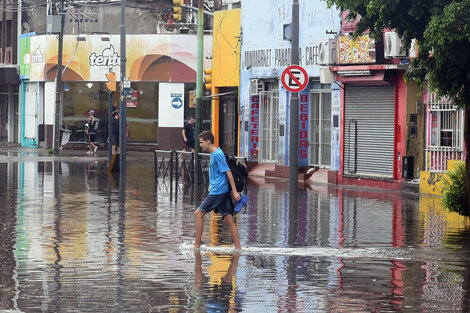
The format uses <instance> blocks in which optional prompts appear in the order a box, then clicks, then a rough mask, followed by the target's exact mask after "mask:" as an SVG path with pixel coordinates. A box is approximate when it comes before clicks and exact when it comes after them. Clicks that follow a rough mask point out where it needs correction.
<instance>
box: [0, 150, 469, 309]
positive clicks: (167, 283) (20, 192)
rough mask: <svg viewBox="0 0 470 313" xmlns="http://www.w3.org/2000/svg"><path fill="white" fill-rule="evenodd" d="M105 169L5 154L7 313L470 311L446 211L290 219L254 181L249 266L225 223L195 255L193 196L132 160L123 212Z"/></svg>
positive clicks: (324, 195) (2, 278)
mask: <svg viewBox="0 0 470 313" xmlns="http://www.w3.org/2000/svg"><path fill="white" fill-rule="evenodd" d="M44 152H45V153H44ZM106 156H107V152H106V151H100V150H99V151H98V155H97V156H95V157H92V156H87V155H86V151H76V150H70V151H69V150H65V151H64V154H63V155H61V156H60V157H54V156H50V155H48V154H47V151H38V150H36V149H32V150H29V149H22V148H18V149H0V177H1V179H0V202H1V203H2V205H1V207H0V211H1V212H0V214H1V216H2V219H1V220H0V256H1V258H0V288H1V290H2V297H1V299H0V311H1V312H250V313H251V312H385V311H386V312H394V311H397V312H429V311H437V312H468V311H469V306H470V303H469V299H470V297H469V291H470V264H469V263H468V259H469V257H470V243H469V241H468V235H469V225H470V224H469V222H468V220H467V219H463V218H461V217H459V216H457V215H455V214H451V213H448V212H446V211H445V210H443V209H442V207H441V205H440V199H439V198H432V197H425V196H419V195H416V194H410V193H402V192H390V191H388V192H387V191H379V190H371V189H364V188H362V189H361V188H343V187H337V186H333V185H317V186H310V187H308V188H305V189H303V190H300V191H299V198H298V203H297V204H296V205H291V206H290V205H289V194H288V184H287V182H285V181H277V180H276V181H273V180H266V179H264V178H263V177H252V178H251V179H250V182H249V186H248V197H249V202H248V204H247V207H246V208H244V209H243V210H242V212H241V213H240V214H238V215H237V216H236V222H237V225H238V228H239V232H240V238H241V242H242V246H243V247H244V248H243V251H242V252H241V254H236V253H233V245H232V242H231V237H230V234H229V233H228V230H227V229H226V227H225V225H224V224H223V222H222V221H221V219H220V216H218V215H217V214H208V215H207V216H206V217H205V229H204V234H203V240H204V241H205V242H206V245H205V246H204V247H203V248H202V249H201V251H200V253H194V252H193V251H192V244H193V242H194V231H195V229H194V218H193V212H194V210H195V208H196V207H197V204H196V203H195V199H194V192H193V190H192V189H191V186H190V185H185V184H183V183H179V184H177V185H176V186H175V185H173V186H172V185H171V184H170V182H169V181H168V180H163V179H157V180H156V179H155V178H154V168H153V167H154V162H153V154H152V153H141V152H131V153H129V154H128V158H127V160H128V169H127V186H126V201H125V204H124V205H120V204H119V201H118V197H119V190H118V185H119V183H118V177H116V176H115V175H111V176H109V175H108V174H107V172H106V161H107V157H106ZM175 188H176V189H175Z"/></svg>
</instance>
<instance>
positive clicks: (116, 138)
mask: <svg viewBox="0 0 470 313" xmlns="http://www.w3.org/2000/svg"><path fill="white" fill-rule="evenodd" d="M109 139H110V143H111V144H112V145H116V146H118V145H119V135H117V136H115V135H111V137H110V138H109Z"/></svg>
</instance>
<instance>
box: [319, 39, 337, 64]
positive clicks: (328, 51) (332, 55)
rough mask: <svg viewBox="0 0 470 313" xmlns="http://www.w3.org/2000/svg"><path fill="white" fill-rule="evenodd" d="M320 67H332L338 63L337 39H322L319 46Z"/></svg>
mask: <svg viewBox="0 0 470 313" xmlns="http://www.w3.org/2000/svg"><path fill="white" fill-rule="evenodd" d="M317 63H318V64H319V65H330V64H334V63H336V40H335V39H322V40H321V41H320V44H319V45H318V58H317Z"/></svg>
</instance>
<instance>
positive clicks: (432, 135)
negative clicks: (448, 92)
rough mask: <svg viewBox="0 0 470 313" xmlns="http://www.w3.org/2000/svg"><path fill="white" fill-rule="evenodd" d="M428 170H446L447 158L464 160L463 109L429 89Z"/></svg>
mask: <svg viewBox="0 0 470 313" xmlns="http://www.w3.org/2000/svg"><path fill="white" fill-rule="evenodd" d="M426 105H427V108H428V110H427V120H428V121H429V122H428V125H427V128H426V171H429V172H436V173H440V172H445V171H446V170H447V160H463V158H464V154H463V111H462V110H457V106H456V105H454V104H453V103H452V101H451V100H450V99H448V98H445V97H439V96H438V94H437V93H436V92H432V91H429V90H428V102H427V104H426Z"/></svg>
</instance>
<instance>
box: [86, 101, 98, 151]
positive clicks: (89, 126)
mask: <svg viewBox="0 0 470 313" xmlns="http://www.w3.org/2000/svg"><path fill="white" fill-rule="evenodd" d="M96 123H98V121H97V120H96V117H95V111H94V110H90V112H88V122H87V123H86V124H85V126H86V134H87V138H88V143H89V145H90V149H89V150H88V152H87V154H95V153H96V150H98V147H97V146H96V145H95V136H96V127H97V125H96Z"/></svg>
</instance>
